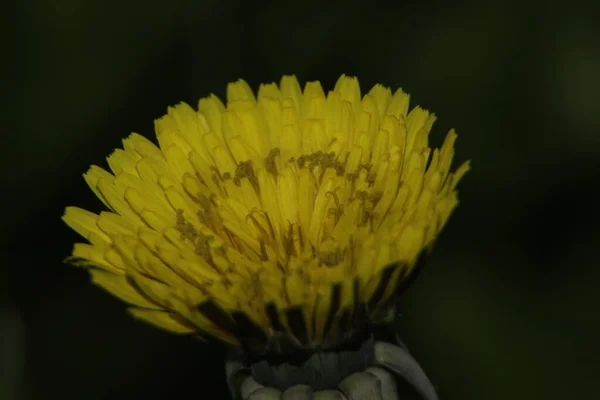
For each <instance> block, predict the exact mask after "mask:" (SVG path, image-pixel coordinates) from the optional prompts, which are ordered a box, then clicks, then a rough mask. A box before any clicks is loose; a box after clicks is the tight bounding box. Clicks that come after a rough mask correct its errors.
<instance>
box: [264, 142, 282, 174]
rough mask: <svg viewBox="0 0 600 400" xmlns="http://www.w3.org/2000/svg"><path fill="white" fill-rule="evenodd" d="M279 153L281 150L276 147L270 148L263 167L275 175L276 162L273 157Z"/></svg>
mask: <svg viewBox="0 0 600 400" xmlns="http://www.w3.org/2000/svg"><path fill="white" fill-rule="evenodd" d="M280 154H281V151H280V150H279V148H278V147H275V148H273V149H271V151H270V152H269V155H268V156H267V158H265V168H266V169H267V172H269V173H271V174H272V175H273V176H277V163H276V162H275V157H277V156H278V155H280Z"/></svg>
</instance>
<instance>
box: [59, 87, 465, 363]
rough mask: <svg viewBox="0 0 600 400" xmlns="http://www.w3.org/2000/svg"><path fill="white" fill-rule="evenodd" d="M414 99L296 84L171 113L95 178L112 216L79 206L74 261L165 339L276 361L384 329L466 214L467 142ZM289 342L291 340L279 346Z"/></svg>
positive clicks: (238, 93) (89, 178)
mask: <svg viewBox="0 0 600 400" xmlns="http://www.w3.org/2000/svg"><path fill="white" fill-rule="evenodd" d="M434 120H435V116H434V115H433V114H430V113H429V112H428V111H426V110H424V109H422V108H420V107H415V108H413V109H412V110H410V111H409V96H408V95H407V94H406V93H404V92H403V91H402V90H397V91H396V92H395V93H392V92H391V91H390V89H388V88H386V87H384V86H381V85H376V86H374V87H373V88H372V89H371V90H370V91H369V92H368V93H367V94H366V95H364V96H361V91H360V88H359V84H358V80H357V79H356V78H352V77H347V76H342V77H340V79H339V80H338V82H337V84H336V85H335V88H334V90H333V91H330V92H329V93H327V94H326V93H325V92H324V90H323V88H322V87H321V85H320V83H319V82H309V83H307V84H306V86H305V87H304V90H302V89H301V87H300V85H299V84H298V81H297V80H296V78H295V77H293V76H284V77H283V78H282V80H281V83H280V84H279V85H276V84H265V85H261V87H260V88H259V90H258V94H257V95H256V96H255V94H254V93H253V91H252V90H251V89H250V87H249V86H248V85H247V84H246V83H245V82H244V81H242V80H240V81H237V82H234V83H231V84H229V86H228V87H227V105H224V104H223V103H222V102H221V101H220V100H219V98H217V97H216V96H209V97H206V98H203V99H201V100H200V101H199V104H198V110H197V111H196V110H195V109H193V108H192V107H190V106H189V105H187V104H184V103H182V104H179V105H177V106H175V107H172V108H169V110H168V114H167V115H166V116H164V117H162V118H160V119H158V120H157V121H156V123H155V129H156V136H157V139H158V146H156V145H155V144H154V143H152V142H151V141H149V140H148V139H146V138H144V137H143V136H141V135H139V134H136V133H133V134H131V135H130V136H129V137H128V138H127V139H124V140H123V149H117V150H115V152H114V153H113V154H111V155H110V156H109V157H108V159H107V160H108V165H109V167H110V170H111V171H112V172H109V171H106V170H104V169H102V168H100V167H98V166H92V167H91V168H90V170H89V171H88V172H87V173H86V174H85V175H84V177H85V180H86V182H87V183H88V184H89V186H90V187H91V189H92V190H93V191H94V193H95V194H96V195H97V196H98V197H99V198H100V199H101V200H102V201H103V202H104V204H105V205H106V207H108V209H109V210H110V211H102V212H100V213H99V214H94V213H92V212H89V211H86V210H83V209H81V208H77V207H68V208H67V209H66V212H65V215H64V217H63V219H64V221H65V222H66V223H67V224H68V225H69V226H70V227H71V228H73V229H74V230H75V231H77V232H78V233H79V234H80V235H81V236H83V237H84V238H85V239H86V240H87V242H88V243H77V244H76V245H75V247H74V249H73V254H72V257H71V258H70V261H71V262H73V263H74V264H76V265H79V266H82V267H85V268H88V269H89V271H90V274H91V276H92V280H93V282H94V283H95V284H97V285H99V286H101V287H102V288H104V289H106V290H107V291H109V292H110V293H112V294H113V295H115V296H117V297H119V298H121V299H122V300H124V301H125V302H127V303H129V304H130V305H131V308H129V310H130V312H131V314H133V315H134V316H135V317H137V318H140V319H142V320H145V321H147V322H150V323H152V324H154V325H156V326H158V327H161V328H164V329H167V330H170V331H173V332H178V333H194V334H199V335H204V336H210V337H215V338H218V339H220V340H222V341H225V342H227V343H230V344H232V345H243V346H245V347H246V348H250V349H255V350H257V351H260V350H261V349H262V350H265V349H266V348H267V346H268V344H269V343H270V342H271V341H272V340H273V339H274V338H287V339H286V340H289V341H290V342H292V343H294V344H296V345H297V346H300V347H303V348H318V347H320V346H327V345H331V344H335V343H337V342H338V341H339V340H340V339H341V338H344V337H345V336H346V335H348V334H350V333H351V332H353V331H355V330H356V329H357V327H359V326H363V325H364V324H365V323H369V322H376V321H378V320H380V319H382V318H383V317H384V316H385V315H386V312H387V311H388V310H389V308H390V306H391V305H392V304H393V300H394V299H395V298H396V297H397V295H398V291H399V290H400V288H402V287H403V286H404V284H405V283H406V282H407V279H408V278H409V277H410V276H411V275H412V274H414V272H415V265H416V264H417V259H418V258H419V256H420V255H421V254H422V253H423V252H424V251H427V249H429V248H430V246H431V245H432V244H433V242H434V241H435V239H436V237H437V235H438V233H439V232H440V230H441V229H442V228H443V226H444V225H445V224H446V222H447V220H448V218H449V216H450V214H451V212H452V210H453V209H454V208H455V207H456V205H457V203H458V201H457V194H456V185H457V183H458V182H459V181H460V179H461V178H462V176H463V175H464V174H465V173H466V172H467V170H468V169H469V164H468V163H464V164H462V165H461V166H460V167H458V169H456V171H455V172H453V173H452V172H450V168H451V162H452V158H453V154H454V142H455V140H456V137H457V136H456V133H455V132H454V131H450V132H449V133H448V135H447V136H446V139H445V140H444V142H443V144H442V146H441V147H440V148H439V149H437V148H436V149H434V150H433V151H432V149H431V148H430V147H429V143H428V134H429V131H430V129H431V127H432V124H433V122H434ZM278 340H279V339H278Z"/></svg>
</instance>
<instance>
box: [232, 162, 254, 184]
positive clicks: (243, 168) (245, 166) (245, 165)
mask: <svg viewBox="0 0 600 400" xmlns="http://www.w3.org/2000/svg"><path fill="white" fill-rule="evenodd" d="M243 178H248V180H249V181H250V183H251V184H252V186H253V187H254V189H255V190H256V191H258V179H257V178H256V174H255V173H254V168H253V166H252V161H250V160H248V161H242V162H241V163H239V164H238V166H237V168H236V169H235V177H234V178H233V183H235V184H236V185H238V186H239V185H240V182H241V180H242V179H243Z"/></svg>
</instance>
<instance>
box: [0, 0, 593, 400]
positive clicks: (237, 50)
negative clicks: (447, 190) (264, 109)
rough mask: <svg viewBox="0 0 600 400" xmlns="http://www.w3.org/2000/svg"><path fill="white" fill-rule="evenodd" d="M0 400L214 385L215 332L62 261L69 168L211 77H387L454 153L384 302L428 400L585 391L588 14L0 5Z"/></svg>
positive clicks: (393, 4) (413, 7)
mask: <svg viewBox="0 0 600 400" xmlns="http://www.w3.org/2000/svg"><path fill="white" fill-rule="evenodd" d="M3 4H4V5H2V6H1V7H2V9H3V10H4V7H9V5H8V3H3ZM0 15H1V16H2V17H4V18H3V20H4V22H3V23H2V26H3V30H5V33H3V34H2V42H3V43H4V45H3V46H2V55H1V56H0V64H1V67H0V68H2V74H1V76H2V81H1V86H0V93H1V96H0V100H1V101H2V104H0V105H1V106H2V107H1V111H0V134H1V139H2V140H1V145H2V149H1V151H0V154H2V158H1V163H0V167H1V171H2V173H1V175H0V178H1V179H2V181H1V185H0V191H1V196H0V198H1V201H2V216H1V218H2V228H3V229H2V232H1V233H2V238H1V239H2V240H1V246H2V251H3V253H4V256H3V257H2V259H1V260H2V261H1V262H2V265H1V270H0V279H1V281H0V289H1V290H2V291H1V292H0V328H1V331H0V368H2V369H1V370H0V399H8V400H13V399H19V400H20V399H34V400H37V399H52V398H61V399H65V400H66V399H91V400H95V399H111V400H117V399H133V398H135V399H137V398H140V399H142V398H144V399H167V398H177V397H179V395H183V393H188V392H189V393H191V394H190V395H188V396H189V397H188V396H186V397H188V398H195V399H204V398H217V399H218V398H226V397H225V396H226V393H225V390H224V376H223V375H224V374H223V360H222V356H223V354H222V349H220V348H218V347H215V346H206V345H203V344H201V343H200V342H197V341H195V340H192V339H190V338H182V337H177V336H172V335H169V334H166V333H163V332H161V331H158V330H155V329H153V328H151V327H148V326H146V325H143V324H141V323H139V322H136V321H134V320H133V319H131V318H129V317H128V316H127V315H126V314H125V312H124V305H123V304H121V303H120V302H119V301H117V300H115V299H113V298H112V297H110V296H109V295H107V294H105V293H104V292H102V291H101V290H100V289H98V288H96V287H93V286H91V285H90V284H89V283H88V277H87V274H86V273H85V272H84V271H81V270H78V269H76V268H73V267H69V266H66V265H63V264H62V263H61V260H62V258H63V257H64V256H66V255H68V253H69V251H70V249H71V245H72V243H73V242H74V241H76V240H79V238H78V237H77V235H76V234H75V233H74V232H71V231H70V230H69V229H68V228H67V227H66V226H65V225H63V223H62V222H61V220H60V217H61V215H62V212H63V208H64V206H66V205H79V206H82V207H84V208H88V209H91V210H97V211H99V210H100V209H101V205H100V202H99V201H98V200H97V199H95V198H94V196H93V195H92V193H91V191H90V190H89V189H88V188H87V187H86V185H85V183H84V181H83V179H82V178H81V174H82V173H83V172H84V171H85V170H86V169H87V167H88V165H89V164H91V163H99V164H100V165H105V164H104V157H105V156H106V155H108V154H109V153H110V152H111V150H112V149H113V148H115V147H117V146H119V145H120V139H121V138H122V137H124V136H126V135H127V134H128V133H129V132H131V131H137V132H140V133H143V134H145V135H147V136H149V137H152V135H153V131H152V129H153V120H154V119H155V118H158V117H160V116H161V115H163V113H164V112H165V111H166V107H167V106H168V105H172V104H175V103H177V102H179V101H181V100H184V101H187V102H190V103H191V104H194V105H195V104H196V101H197V99H198V98H199V97H201V96H205V95H207V94H208V93H210V92H214V93H216V94H218V95H221V96H222V95H224V92H225V84H226V83H227V82H228V81H231V80H235V79H237V78H240V77H243V78H244V79H246V80H247V81H248V82H249V83H250V84H251V86H252V87H253V88H257V87H258V84H259V83H260V82H265V81H273V80H278V79H279V77H280V76H281V75H282V74H284V73H295V74H297V76H298V77H299V79H300V80H301V81H303V82H304V81H306V80H315V79H320V80H321V81H322V83H323V85H324V86H325V88H326V89H328V88H331V87H332V85H333V83H334V82H335V79H336V78H337V76H338V75H339V74H340V73H347V74H353V75H358V76H359V78H360V80H361V82H362V85H363V89H368V88H370V86H371V85H372V84H374V83H376V82H381V83H384V84H386V85H390V86H392V87H399V86H401V87H403V88H404V89H405V90H406V91H408V92H409V93H411V94H412V99H413V100H414V102H413V104H415V103H416V104H420V105H422V106H424V107H425V108H428V109H431V110H433V111H434V112H435V113H436V114H437V115H438V117H439V119H438V122H437V123H436V125H435V127H434V130H433V133H432V143H433V144H435V145H438V144H440V143H441V138H442V135H443V134H444V133H445V132H446V131H447V130H448V129H449V128H451V127H455V128H456V129H457V130H458V132H459V140H458V143H457V147H458V150H457V158H458V160H466V159H472V160H473V163H472V164H473V170H472V172H471V173H469V174H468V176H467V177H466V178H465V180H464V182H463V184H461V186H460V198H461V205H460V207H459V208H458V210H457V211H456V212H455V214H454V215H453V217H452V219H451V221H450V224H449V225H448V226H447V229H445V230H444V232H443V234H442V236H441V238H440V240H439V241H438V245H437V248H436V250H435V251H434V255H433V257H432V258H431V260H430V261H429V263H428V265H427V267H426V269H425V271H424V272H423V274H422V275H421V276H420V277H419V279H418V280H417V282H416V283H415V284H414V285H413V286H412V288H411V289H410V290H409V291H408V292H407V293H406V294H405V296H404V297H403V300H402V303H403V316H402V320H401V326H402V327H401V330H402V335H403V337H404V338H405V340H406V342H407V344H408V345H409V347H410V348H411V349H412V351H413V353H414V354H415V355H416V357H417V358H418V359H419V360H420V361H421V363H422V365H423V367H424V368H425V370H426V371H427V372H428V373H429V375H430V377H431V379H432V380H433V382H435V384H436V385H437V386H438V388H439V392H440V397H441V398H442V399H490V400H496V399H497V400H504V399H557V400H558V399H579V398H581V399H584V398H585V399H591V398H600V389H599V388H598V386H599V385H598V384H597V381H598V372H599V369H600V368H599V364H600V352H599V351H598V347H597V346H598V345H597V342H598V337H599V335H600V328H599V325H598V305H599V300H600V290H598V281H599V279H600V268H599V265H598V264H599V263H598V261H597V260H598V256H597V254H598V248H597V246H598V244H599V242H600V240H599V239H600V234H599V230H598V224H599V223H600V218H599V213H598V210H597V209H598V193H599V190H598V187H599V183H600V182H599V178H598V176H599V175H600V157H599V155H600V143H599V142H600V140H599V134H600V131H599V129H600V35H599V33H600V30H599V24H598V22H597V16H598V15H600V12H598V11H597V10H595V9H594V7H593V6H586V5H585V4H584V3H578V2H577V1H569V2H561V3H558V2H556V3H552V2H550V3H549V2H544V1H499V0H498V1H487V2H486V1H483V2H482V1H469V2H462V3H450V2H442V1H438V2H423V1H422V2H417V1H411V2H400V1H388V2H367V1H357V0H349V1H345V2H341V3H334V2H321V1H316V0H305V1H302V2H300V1H278V2H253V1H245V2H244V1H227V0H225V1H218V0H204V1H202V0H197V1H192V0H189V1H173V2H164V3H162V2H157V1H149V0H146V1H123V0H121V1H114V0H108V1H91V0H88V1H84V0H64V1H49V0H31V1H20V2H14V3H13V4H12V6H10V8H6V9H5V10H4V11H2V12H1V13H0Z"/></svg>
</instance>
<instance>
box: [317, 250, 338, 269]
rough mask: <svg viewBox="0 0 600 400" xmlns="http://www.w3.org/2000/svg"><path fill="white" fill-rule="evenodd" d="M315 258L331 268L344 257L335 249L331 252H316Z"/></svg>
mask: <svg viewBox="0 0 600 400" xmlns="http://www.w3.org/2000/svg"><path fill="white" fill-rule="evenodd" d="M317 258H318V259H319V261H321V263H323V264H325V265H327V266H329V267H333V266H334V265H338V264H339V263H341V262H342V261H343V260H344V255H343V254H342V252H341V251H340V249H335V250H333V251H317Z"/></svg>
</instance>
